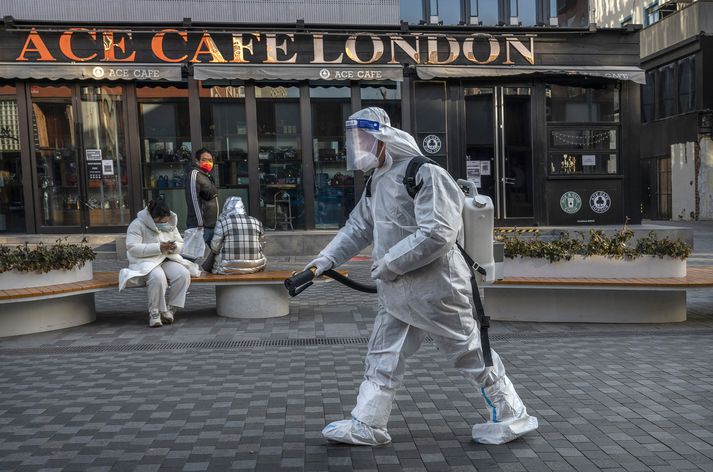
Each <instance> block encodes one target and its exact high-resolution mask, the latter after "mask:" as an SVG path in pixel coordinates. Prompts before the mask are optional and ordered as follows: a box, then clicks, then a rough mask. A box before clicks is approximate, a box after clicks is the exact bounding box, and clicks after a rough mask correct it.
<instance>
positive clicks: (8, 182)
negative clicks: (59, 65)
mask: <svg viewBox="0 0 713 472" xmlns="http://www.w3.org/2000/svg"><path fill="white" fill-rule="evenodd" d="M15 94H16V91H15V87H14V86H12V85H0V233H4V232H10V233H22V232H24V231H25V200H24V196H23V188H22V166H21V163H20V125H19V119H18V114H17V99H16V95H15Z"/></svg>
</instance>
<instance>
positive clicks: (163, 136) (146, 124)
mask: <svg viewBox="0 0 713 472" xmlns="http://www.w3.org/2000/svg"><path fill="white" fill-rule="evenodd" d="M136 96H137V99H138V101H139V132H140V136H139V137H140V143H141V162H142V171H143V176H142V179H143V195H144V204H146V203H147V202H148V200H150V199H155V198H161V199H163V200H165V201H166V203H167V204H168V207H169V208H170V209H171V210H172V211H173V212H174V213H176V215H177V216H178V225H179V227H180V228H184V227H185V222H186V213H187V211H186V196H185V190H184V188H183V181H184V179H185V175H186V172H188V171H190V166H191V161H192V159H191V158H192V152H193V151H194V149H193V147H192V144H191V138H190V135H191V133H190V122H189V113H188V89H187V87H186V86H185V85H183V84H181V85H178V84H177V85H145V84H140V85H139V86H137V88H136Z"/></svg>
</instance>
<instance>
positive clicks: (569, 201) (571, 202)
mask: <svg viewBox="0 0 713 472" xmlns="http://www.w3.org/2000/svg"><path fill="white" fill-rule="evenodd" d="M560 208H562V211H563V212H565V213H567V214H570V215H574V214H575V213H577V212H578V211H579V210H580V208H582V197H580V196H579V194H578V193H577V192H565V193H563V194H562V197H561V198H560Z"/></svg>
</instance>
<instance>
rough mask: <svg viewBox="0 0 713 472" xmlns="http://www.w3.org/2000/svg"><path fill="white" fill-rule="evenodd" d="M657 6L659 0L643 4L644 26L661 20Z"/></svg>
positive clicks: (658, 6)
mask: <svg viewBox="0 0 713 472" xmlns="http://www.w3.org/2000/svg"><path fill="white" fill-rule="evenodd" d="M659 8H660V5H659V0H654V1H653V2H651V3H649V4H648V5H644V28H646V27H649V26H651V25H653V24H655V23H658V22H659V21H660V20H661V12H660V11H659ZM652 17H653V21H652Z"/></svg>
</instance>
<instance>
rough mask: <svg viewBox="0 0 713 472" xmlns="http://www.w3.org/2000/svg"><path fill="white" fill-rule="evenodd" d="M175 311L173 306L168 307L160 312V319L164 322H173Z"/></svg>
mask: <svg viewBox="0 0 713 472" xmlns="http://www.w3.org/2000/svg"><path fill="white" fill-rule="evenodd" d="M175 312H176V309H175V308H173V307H168V311H164V312H163V313H161V321H162V322H164V323H165V324H169V325H170V324H173V319H174V316H173V315H174V313H175Z"/></svg>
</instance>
